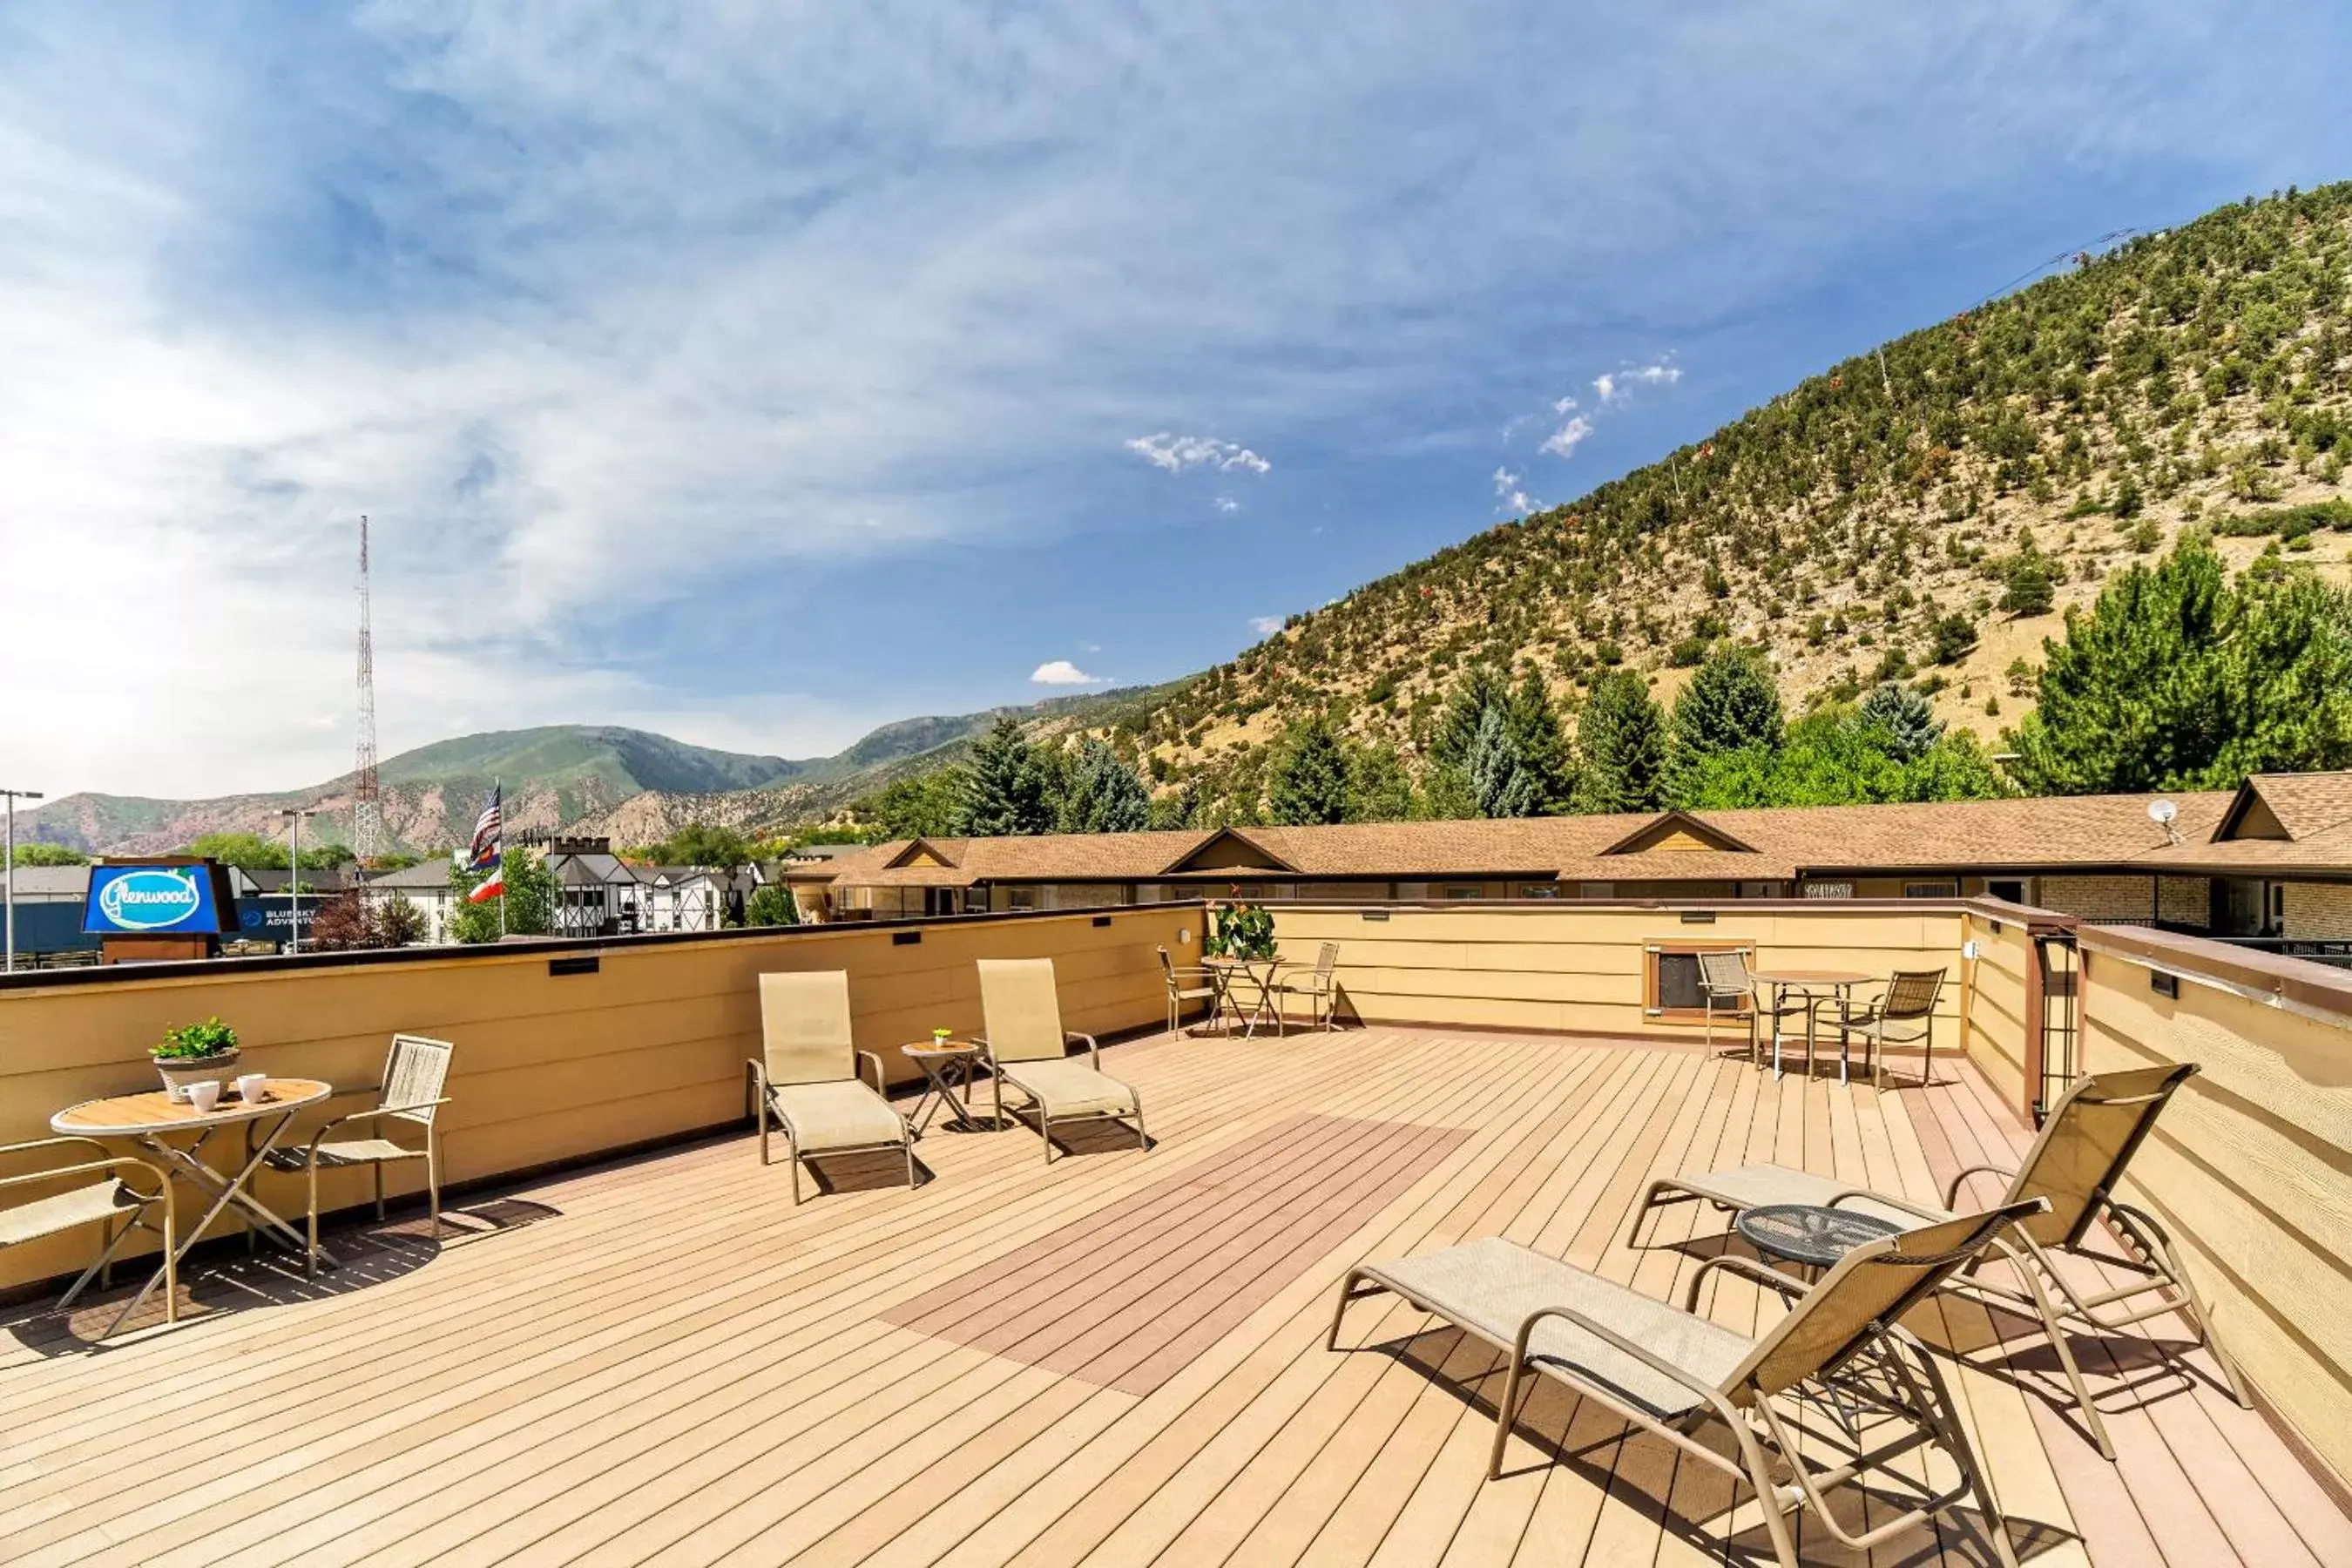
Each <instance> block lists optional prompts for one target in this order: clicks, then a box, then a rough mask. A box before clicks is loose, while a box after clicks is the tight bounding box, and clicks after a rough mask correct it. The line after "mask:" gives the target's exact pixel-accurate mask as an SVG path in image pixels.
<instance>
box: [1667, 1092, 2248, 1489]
mask: <svg viewBox="0 0 2352 1568" xmlns="http://www.w3.org/2000/svg"><path fill="white" fill-rule="evenodd" d="M2196 1072H2197V1068H2196V1067H2195V1065H2194V1064H2192V1063H2188V1062H2178V1063H2170V1064H2167V1065H2164V1066H2160V1067H2152V1068H2131V1069H2129V1070H2127V1071H2125V1072H2110V1073H2096V1074H2094V1075H2092V1076H2091V1077H2088V1078H2084V1079H2076V1080H2075V1082H2074V1086H2073V1087H2072V1088H2070V1089H2067V1091H2066V1092H2065V1094H2064V1095H2063V1096H2062V1097H2061V1098H2060V1100H2059V1101H2058V1103H2057V1104H2056V1105H2055V1106H2053V1107H2052V1108H2051V1110H2050V1115H2049V1118H2048V1120H2046V1121H2043V1122H2042V1131H2041V1134H2040V1135H2039V1136H2038V1137H2036V1138H2035V1139H2034V1140H2033V1146H2032V1148H2030V1149H2028V1150H2027V1151H2026V1152H2025V1158H2024V1159H2023V1160H2021V1162H2019V1163H2018V1166H2017V1168H2016V1169H2015V1170H2014V1171H2011V1170H2007V1169H2004V1168H2003V1167H2000V1166H1997V1165H1972V1166H1970V1167H1969V1169H1967V1170H1965V1171H1962V1172H1960V1173H1958V1175H1956V1176H1954V1177H1953V1178H1952V1182H1951V1184H1950V1186H1949V1187H1948V1188H1947V1189H1946V1191H1945V1194H1944V1206H1943V1207H1942V1208H1940V1209H1937V1208H1931V1207H1929V1206H1927V1205H1924V1204H1913V1203H1907V1202H1906V1201H1905V1200H1903V1199H1901V1198H1897V1197H1890V1196H1888V1195H1887V1194H1885V1193H1876V1192H1873V1191H1871V1190H1870V1189H1869V1188H1867V1187H1858V1186H1855V1185H1854V1184H1853V1183H1851V1182H1841V1181H1838V1180H1836V1179H1834V1178H1832V1177H1829V1176H1816V1175H1814V1174H1812V1173H1811V1172H1809V1171H1799V1170H1792V1169H1790V1167H1789V1166H1786V1165H1773V1164H1755V1165H1739V1166H1736V1167H1734V1168H1732V1169H1730V1170H1726V1171H1710V1172H1707V1173H1705V1174H1703V1175H1696V1176H1668V1177H1664V1178H1662V1179H1660V1180H1658V1181H1655V1182H1653V1183H1651V1184H1650V1190H1649V1192H1648V1193H1647V1194H1644V1196H1643V1199H1642V1206H1641V1207H1640V1208H1638V1209H1636V1210H1635V1211H1634V1214H1633V1230H1632V1232H1631V1233H1630V1234H1629V1235H1628V1237H1627V1240H1628V1242H1629V1243H1630V1242H1631V1241H1632V1239H1633V1237H1636V1236H1639V1235H1640V1234H1641V1228H1642V1220H1643V1216H1644V1215H1647V1214H1648V1213H1649V1212H1650V1211H1651V1210H1652V1209H1654V1208H1656V1207H1659V1206H1662V1205H1666V1204H1676V1203H1690V1202H1693V1201H1695V1200H1701V1199H1703V1200H1705V1201H1706V1202H1708V1203H1711V1204H1713V1205H1715V1206H1716V1207H1717V1208H1718V1209H1727V1210H1738V1209H1751V1208H1761V1207H1763V1206H1765V1205H1769V1204H1810V1205H1816V1206H1820V1207H1839V1206H1843V1207H1849V1208H1854V1209H1858V1210H1861V1211H1862V1212H1864V1213H1867V1214H1874V1215H1877V1216H1878V1217H1879V1218H1882V1219H1888V1220H1893V1221H1895V1222H1896V1223H1898V1224H1904V1225H1914V1226H1923V1225H1939V1224H1942V1223H1944V1222H1946V1221H1948V1220H1949V1219H1950V1218H1951V1217H1952V1205H1954V1204H1955V1203H1957V1202H1958V1201H1959V1195H1960V1189H1961V1187H1962V1186H1964V1185H1966V1184H1967V1183H1968V1182H1969V1179H1970V1178H1972V1177H1975V1176H1980V1175H1986V1174H1992V1175H2000V1176H2006V1177H2008V1178H2009V1184H2008V1187H2007V1188H2006V1190H2005V1191H2004V1192H2003V1193H2002V1194H2001V1197H2002V1201H2003V1202H2004V1203H2017V1202H2021V1201H2022V1200H2024V1199H2028V1198H2041V1199H2044V1200H2046V1201H2047V1204H2048V1207H2047V1208H2046V1209H2044V1210H2043V1211H2042V1212H2041V1213H2039V1214H2036V1215H2034V1216H2033V1217H2032V1218H2031V1219H2029V1220H2027V1221H2025V1222H2024V1223H2022V1224H2021V1225H2019V1226H2016V1227H2014V1228H2013V1229H2011V1231H2010V1232H2008V1233H2007V1234H2006V1235H2003V1236H2001V1237H1997V1238H1996V1239H1995V1240H1994V1242H1993V1244H1992V1246H1991V1247H1990V1248H1989V1249H1988V1251H1987V1253H1986V1258H2002V1259H2005V1260H2006V1261H2007V1262H2009V1263H2010V1264H2011V1266H2012V1268H2013V1269H2014V1270H2015V1272H2016V1274H2017V1276H2018V1279H2019V1280H2020V1284H2018V1285H2015V1286H2011V1285H2005V1284H1996V1283H1994V1282H1992V1281H1990V1280H1988V1279H1983V1278H1981V1275H1980V1268H1981V1261H1982V1260H1979V1263H1975V1264H1970V1265H1969V1268H1968V1269H1967V1270H1966V1271H1965V1273H1964V1274H1962V1275H1961V1276H1960V1277H1959V1278H1958V1279H1954V1280H1952V1281H1951V1282H1950V1283H1949V1284H1948V1286H1947V1287H1946V1289H1948V1290H1950V1291H1951V1292H1952V1293H1953V1294H1955V1295H1958V1296H1961V1297H1963V1298H1967V1299H1969V1300H1975V1301H1977V1302H1979V1304H1981V1305H1985V1306H1990V1307H1995V1308H1998V1309H2000V1310H2003V1311H2006V1312H2011V1313H2015V1314H2020V1315H2023V1316H2026V1317H2030V1318H2033V1319H2037V1320H2039V1321H2040V1322H2041V1324H2042V1331H2043V1332H2044V1333H2046V1334H2048V1335H2049V1337H2050V1342H2051V1344H2052V1346H2053V1347H2054V1348H2055V1349H2056V1351H2057V1352H2058V1363H2059V1365H2060V1366H2061V1367H2062V1368H2063V1369H2064V1371H2065V1373H2066V1382H2067V1384H2068V1385H2069V1386H2070V1387H2071V1388H2072V1389H2073V1391H2074V1399H2075V1402H2076V1403H2077V1404H2079V1405H2081V1406H2082V1407H2083V1417H2084V1423H2085V1424H2086V1425H2087V1426H2089V1427H2090V1429H2091V1436H2092V1438H2093V1440H2094V1441H2095V1442H2096V1443H2097V1444H2098V1447H2099V1452H2100V1453H2102V1454H2104V1455H2105V1456H2106V1457H2107V1458H2110V1459H2112V1458H2115V1457H2116V1448H2115V1445H2114V1443H2112V1442H2110V1441H2109V1440H2108V1437H2107V1428H2106V1423H2105V1421H2103V1420H2101V1419H2100V1417H2099V1411H2098V1406H2097V1405H2094V1404H2093V1403H2092V1402H2091V1390H2090V1387H2089V1385H2088V1384H2085V1383H2084V1381H2083V1372H2082V1368H2081V1367H2080V1366H2078V1365H2077V1364H2076V1363H2075V1360H2074V1349H2073V1347H2072V1346H2071V1345H2070V1344H2069V1343H2068V1342H2067V1332H2068V1331H2069V1329H2073V1330H2075V1331H2086V1332H2090V1333H2113V1332H2115V1331H2117V1330H2119V1329H2125V1328H2129V1327H2130V1326H2131V1325H2132V1324H2134V1323H2137V1322H2141V1321H2145V1320H2147V1319H2149V1318H2156V1317H2161V1316H2163V1315H2164V1314H2165V1313H2168V1312H2175V1311H2177V1312H2179V1314H2180V1315H2181V1317H2182V1318H2184V1319H2186V1320H2187V1321H2188V1323H2189V1328H2190V1330H2191V1331H2193V1332H2194V1333H2195V1334H2196V1336H2197V1338H2198V1340H2199V1342H2201V1343H2202V1344H2203V1345H2204V1346H2205V1348H2206V1350H2207V1351H2208V1352H2211V1354H2212V1357H2213V1360H2214V1362H2215V1363H2216V1364H2217V1365H2219V1366H2220V1367H2221V1375H2222V1377H2223V1379H2224V1380H2225V1381H2226V1382H2227V1383H2228V1384H2229V1387H2230V1394H2231V1397H2232V1398H2234V1399H2236V1400H2237V1402H2238V1403H2239V1404H2240V1405H2245V1406H2246V1407H2247V1408H2249V1409H2252V1405H2253V1401H2252V1395H2251V1394H2249V1393H2248V1392H2247V1389H2246V1384H2245V1380H2244V1378H2243V1376H2242V1374H2241V1373H2240V1372H2239V1371H2238V1365H2237V1363H2236V1362H2235V1361H2233V1360H2231V1357H2230V1355H2229V1353H2228V1352H2226V1351H2224V1350H2223V1349H2222V1348H2221V1342H2220V1341H2219V1340H2217V1339H2216V1338H2214V1335H2213V1324H2212V1319H2211V1317H2210V1314H2209V1313H2208V1311H2207V1310H2206V1308H2205V1307H2204V1306H2203V1305H2202V1304H2201V1303H2200V1302H2199V1300H2197V1296H2196V1292H2195V1291H2193V1290H2192V1289H2190V1288H2189V1277H2188V1275H2187V1274H2186V1273H2185V1272H2183V1270H2182V1269H2181V1267H2180V1260H2179V1258H2178V1257H2177V1256H2176V1255H2175V1253H2174V1251H2173V1247H2172V1238H2171V1237H2170V1236H2169V1235H2168V1233H2167V1232H2166V1230H2165V1228H2164V1226H2162V1225H2160V1224H2158V1222H2157V1219H2156V1217H2155V1216H2154V1215H2150V1214H2148V1213H2147V1212H2146V1211H2145V1210H2142V1209H2137V1208H2134V1207H2133V1206H2131V1205H2128V1204H2126V1203H2122V1202H2119V1201H2117V1199H2116V1196H2115V1190H2116V1185H2117V1184H2119V1183H2121V1182H2122V1180H2123V1176H2124V1171H2125V1169H2126V1166H2128V1165H2129V1164H2130V1163H2131V1158H2132V1155H2133V1154H2134V1153H2136V1152H2137V1151H2138V1149H2139V1146H2140V1144H2141V1143H2142V1142H2144V1141H2145V1140H2146V1139H2147V1134H2148V1131H2149V1129H2151V1128H2153V1127H2154V1126H2155V1125H2156V1119H2157V1116H2158V1113H2160V1112H2161V1111H2162V1110H2164V1107H2165V1104H2166V1102H2168V1100H2171V1098H2172V1094H2173V1091H2174V1090H2175V1089H2179V1087H2180V1086H2181V1085H2182V1084H2183V1083H2186V1082H2187V1081H2188V1080H2189V1079H2191V1078H2193V1077H2194V1076H2196ZM2103 1219H2104V1220H2105V1221H2106V1222H2107V1224H2108V1226H2110V1227H2111V1228H2112V1229H2113V1231H2114V1233H2115V1234H2116V1236H2117V1237H2120V1238H2121V1239H2122V1240H2123V1241H2124V1242H2125V1244H2126V1246H2127V1247H2130V1248H2131V1250H2132V1252H2133V1253H2135V1254H2137V1256H2122V1255H2118V1254H2117V1253H2116V1252H2115V1251H2113V1250H2101V1251H2096V1252H2095V1251H2093V1250H2092V1249H2091V1248H2090V1247H2089V1246H2088V1245H2087V1243H2088V1241H2089V1238H2090V1235H2091V1232H2092V1230H2093V1228H2094V1227H2095V1226H2096V1225H2097V1224H2098V1223H2099V1222H2100V1221H2101V1220H2103ZM2057 1253H2063V1254H2072V1255H2074V1256H2075V1257H2077V1258H2084V1259H2089V1260H2094V1261H2095V1262H2097V1263H2101V1264H2105V1265H2106V1266H2107V1267H2110V1268H2125V1269H2128V1270H2130V1271H2131V1272H2134V1273H2136V1274H2138V1275H2140V1276H2141V1278H2140V1279H2137V1280H2134V1281H2133V1282H2131V1283H2129V1284H2126V1285H2122V1286H2119V1287H2117V1288H2116V1289H2108V1290H2101V1291H2097V1292H2095V1293H2093V1294H2091V1295H2087V1296H2086V1295H2084V1293H2083V1292H2082V1291H2081V1290H2079V1289H2076V1288H2075V1286H2074V1284H2072V1283H2071V1282H2069V1281H2068V1279H2066V1277H2065V1276H2064V1275H2063V1274H2062V1273H2060V1272H2059V1270H2058V1268H2057V1265H2056V1263H2055V1262H2054V1260H2053V1256H2052V1255H2053V1254H2057ZM2149 1295H2155V1296H2157V1297H2158V1300H2156V1301H2154V1302H2153V1303H2151V1304H2147V1305H2143V1306H2140V1307H2138V1308H2137V1309H2136V1310H2129V1311H2126V1312H2125V1313H2123V1314H2122V1315H2121V1316H2105V1315H2103V1313H2105V1310H2107V1309H2110V1308H2116V1307H2122V1306H2124V1305H2125V1304H2126V1303H2127V1302H2131V1301H2135V1300H2139V1299H2141V1298H2144V1297H2147V1296H2149Z"/></svg>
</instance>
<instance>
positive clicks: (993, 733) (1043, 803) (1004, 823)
mask: <svg viewBox="0 0 2352 1568" xmlns="http://www.w3.org/2000/svg"><path fill="white" fill-rule="evenodd" d="M1045 784H1046V769H1045V765H1044V764H1043V763H1041V761H1040V760H1039V758H1038V755H1037V749H1036V748H1035V747H1034V746H1032V745H1031V744H1030V743H1029V738H1028V737H1027V736H1026V735H1024V734H1023V733H1022V732H1021V726H1020V725H1019V724H1018V723H1016V722H1014V721H1013V720H1012V719H1011V718H1009V717H1007V718H1003V719H999V720H998V721H996V723H995V725H994V727H993V728H992V729H991V730H990V731H988V733H987V734H985V735H982V737H981V738H980V739H979V741H978V742H975V743H974V744H973V746H972V748H971V763H969V764H968V766H967V768H966V770H965V774H964V795H963V820H962V822H961V825H960V826H961V827H962V829H963V831H964V832H966V833H968V834H971V835H972V836H973V837H982V838H1003V837H1013V836H1015V835H1021V834H1033V833H1046V832H1050V831H1052V829H1053V826H1054V813H1053V809H1052V804H1051V802H1050V801H1049V800H1048V798H1047V796H1046V790H1045Z"/></svg>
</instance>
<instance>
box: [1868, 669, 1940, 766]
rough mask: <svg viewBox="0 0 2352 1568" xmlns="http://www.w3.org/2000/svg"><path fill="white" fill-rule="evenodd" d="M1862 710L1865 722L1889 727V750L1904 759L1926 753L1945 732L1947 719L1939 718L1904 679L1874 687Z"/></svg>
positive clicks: (1910, 759) (1889, 681) (1884, 682)
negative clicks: (1905, 683)
mask: <svg viewBox="0 0 2352 1568" xmlns="http://www.w3.org/2000/svg"><path fill="white" fill-rule="evenodd" d="M1861 712H1862V718H1863V721H1864V722H1865V723H1872V724H1880V725H1884V726H1885V730H1886V733H1887V738H1888V748H1887V749H1888V750H1890V751H1891V752H1894V753H1895V758H1896V760H1898V761H1900V762H1906V763H1907V762H1911V761H1913V760H1914V759H1916V758H1918V757H1921V756H1924V755H1926V754H1927V748H1928V747H1930V746H1932V745H1934V744H1935V743H1936V742H1937V739H1938V738H1939V737H1941V736H1942V734H1943V733H1944V723H1943V721H1942V720H1940V719H1938V718H1937V717H1936V710H1935V709H1934V708H1933V707H1932V706H1931V705H1930V704H1929V703H1928V701H1927V699H1926V698H1925V697H1922V696H1921V695H1920V694H1919V693H1917V692H1916V691H1914V690H1912V689H1910V688H1909V687H1907V686H1906V685H1904V684H1902V683H1901V682H1900V681H1895V680H1887V681H1882V682H1880V683H1879V684H1878V685H1876V686H1874V687H1873V688H1871V690H1870V695H1869V696H1867V697H1865V698H1864V699H1863V700H1862V710H1861Z"/></svg>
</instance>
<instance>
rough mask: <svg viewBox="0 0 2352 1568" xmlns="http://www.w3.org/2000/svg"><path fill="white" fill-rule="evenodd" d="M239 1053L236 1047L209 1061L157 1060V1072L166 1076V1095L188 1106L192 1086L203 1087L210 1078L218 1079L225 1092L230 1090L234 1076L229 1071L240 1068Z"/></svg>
mask: <svg viewBox="0 0 2352 1568" xmlns="http://www.w3.org/2000/svg"><path fill="white" fill-rule="evenodd" d="M236 1058H237V1053H236V1048H235V1047H231V1048H230V1049H228V1050H226V1051H216V1052H215V1053H214V1054H213V1055H211V1056H208V1057H157V1058H153V1059H154V1063H155V1070H156V1071H157V1072H159V1073H161V1074H163V1089H164V1092H165V1093H166V1094H167V1095H168V1096H169V1098H170V1099H171V1101H172V1103H173V1104H174V1105H185V1104H186V1103H187V1102H188V1085H190V1084H192V1083H202V1082H203V1081H204V1080H205V1079H208V1078H209V1079H219V1080H220V1083H221V1087H222V1088H224V1089H226V1088H227V1087H228V1080H229V1079H230V1078H231V1077H233V1076H234V1075H233V1074H232V1073H231V1072H230V1071H229V1069H230V1068H233V1067H235V1066H236Z"/></svg>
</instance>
